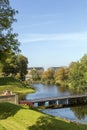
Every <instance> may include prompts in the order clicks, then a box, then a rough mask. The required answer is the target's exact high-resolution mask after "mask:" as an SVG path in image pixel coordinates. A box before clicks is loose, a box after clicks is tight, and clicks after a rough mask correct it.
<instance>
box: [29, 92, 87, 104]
mask: <svg viewBox="0 0 87 130" xmlns="http://www.w3.org/2000/svg"><path fill="white" fill-rule="evenodd" d="M84 97H87V94H84V95H72V96H63V97H47V98H40V99H29V100H26V101H27V102H32V103H35V102H46V101H55V100H64V99H74V98H84Z"/></svg>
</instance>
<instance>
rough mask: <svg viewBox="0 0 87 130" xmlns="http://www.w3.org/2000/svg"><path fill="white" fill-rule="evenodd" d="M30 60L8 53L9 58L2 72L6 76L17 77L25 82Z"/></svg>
mask: <svg viewBox="0 0 87 130" xmlns="http://www.w3.org/2000/svg"><path fill="white" fill-rule="evenodd" d="M27 64H28V60H27V58H26V57H25V56H23V55H20V54H18V55H15V54H14V53H12V52H10V53H8V57H7V58H6V60H5V64H4V65H3V69H2V72H3V73H4V75H5V76H15V77H16V78H18V79H21V80H25V75H26V74H27Z"/></svg>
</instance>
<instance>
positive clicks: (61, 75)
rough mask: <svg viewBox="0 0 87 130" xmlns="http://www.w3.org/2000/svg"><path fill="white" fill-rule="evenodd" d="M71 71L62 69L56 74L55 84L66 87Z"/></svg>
mask: <svg viewBox="0 0 87 130" xmlns="http://www.w3.org/2000/svg"><path fill="white" fill-rule="evenodd" d="M68 74H69V69H68V68H64V67H61V68H59V69H58V70H57V71H56V73H55V83H56V84H59V85H63V84H64V85H66V84H65V82H67V81H68Z"/></svg>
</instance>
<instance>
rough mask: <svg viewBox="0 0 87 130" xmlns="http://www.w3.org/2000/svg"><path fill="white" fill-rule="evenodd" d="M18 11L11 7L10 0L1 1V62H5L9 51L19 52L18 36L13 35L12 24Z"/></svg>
mask: <svg viewBox="0 0 87 130" xmlns="http://www.w3.org/2000/svg"><path fill="white" fill-rule="evenodd" d="M16 13H18V11H16V10H14V9H12V8H11V6H10V2H9V0H0V61H1V62H3V61H4V59H5V57H7V55H8V53H9V51H12V52H15V53H16V52H18V51H19V48H18V47H19V42H18V40H17V38H16V37H17V34H16V33H12V24H13V22H15V21H16V19H15V18H14V16H15V14H16Z"/></svg>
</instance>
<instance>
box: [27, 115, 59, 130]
mask: <svg viewBox="0 0 87 130" xmlns="http://www.w3.org/2000/svg"><path fill="white" fill-rule="evenodd" d="M54 128H55V130H58V128H56V127H55V122H54V121H53V120H52V118H51V117H49V118H48V117H40V118H39V119H38V120H37V122H36V124H35V125H33V126H30V127H28V130H53V129H54Z"/></svg>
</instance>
